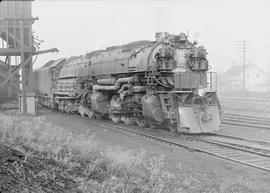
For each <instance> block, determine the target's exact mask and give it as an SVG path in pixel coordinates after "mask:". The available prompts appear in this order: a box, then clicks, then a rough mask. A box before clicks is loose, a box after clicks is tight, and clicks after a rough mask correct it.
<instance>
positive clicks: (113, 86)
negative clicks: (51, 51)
mask: <svg viewBox="0 0 270 193" xmlns="http://www.w3.org/2000/svg"><path fill="white" fill-rule="evenodd" d="M206 55H207V52H206V50H205V49H204V47H203V46H197V42H191V41H189V40H188V38H187V36H186V35H185V34H184V33H181V34H179V35H171V34H168V33H157V34H156V40H155V41H137V42H132V43H129V44H126V45H122V46H114V47H109V48H107V49H106V50H96V51H93V52H90V53H87V54H86V56H79V57H71V58H65V59H60V60H56V61H50V62H48V63H47V64H45V65H44V66H43V67H42V68H40V69H38V70H36V71H35V72H34V79H35V89H36V93H37V96H38V100H39V102H40V103H41V104H43V105H46V106H48V107H50V108H53V109H59V110H61V111H63V112H67V113H80V114H81V115H82V116H85V115H86V116H88V117H89V118H97V119H103V118H108V119H111V120H112V121H113V122H120V121H122V122H124V123H125V124H127V125H129V124H137V125H139V126H141V127H150V128H155V127H156V126H157V125H164V126H166V127H167V128H168V129H170V130H171V131H172V132H175V131H177V132H190V133H204V132H213V131H215V130H218V129H219V128H220V125H221V122H220V105H219V101H218V97H217V93H216V83H215V81H216V74H215V73H214V72H209V64H208V61H207V59H206Z"/></svg>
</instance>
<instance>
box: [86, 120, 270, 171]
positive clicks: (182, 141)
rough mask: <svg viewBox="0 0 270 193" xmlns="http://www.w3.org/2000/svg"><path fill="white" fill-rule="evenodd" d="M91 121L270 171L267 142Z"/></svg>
mask: <svg viewBox="0 0 270 193" xmlns="http://www.w3.org/2000/svg"><path fill="white" fill-rule="evenodd" d="M90 121H91V123H93V124H95V125H98V126H102V127H105V128H107V129H114V130H117V131H120V132H124V133H128V134H132V135H135V136H139V137H143V138H146V139H149V140H152V141H156V142H158V143H161V144H162V145H166V146H169V147H181V148H186V149H189V150H192V151H198V152H202V153H206V154H209V155H213V156H216V157H219V158H221V159H225V160H230V161H233V162H236V163H240V164H243V165H247V166H250V167H253V168H257V169H260V170H264V171H267V172H270V143H268V142H265V141H259V140H254V139H247V138H240V137H234V136H229V135H218V134H209V135H188V134H185V135H183V134H171V133H170V132H165V131H160V130H158V131H156V130H155V131H149V130H145V129H142V128H140V127H138V126H133V125H132V126H127V125H124V124H119V123H118V124H116V123H112V122H109V121H104V120H102V121H99V120H93V119H91V120H90Z"/></svg>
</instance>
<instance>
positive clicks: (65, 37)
mask: <svg viewBox="0 0 270 193" xmlns="http://www.w3.org/2000/svg"><path fill="white" fill-rule="evenodd" d="M32 9H33V16H34V17H39V20H38V21H36V22H35V24H34V31H35V35H37V36H39V38H40V39H42V40H44V43H42V45H41V50H43V49H48V48H53V47H56V48H58V49H59V50H60V52H59V53H58V54H46V55H40V56H38V59H37V61H36V63H35V65H34V68H37V67H40V66H41V65H43V64H44V63H45V62H47V61H48V60H50V59H57V58H61V57H68V56H73V55H82V54H85V53H86V52H89V51H91V50H95V49H104V48H105V47H108V46H113V45H121V44H125V43H128V42H131V41H137V40H154V37H155V33H156V32H162V31H166V32H169V33H172V34H179V33H180V32H187V31H189V37H190V39H191V40H193V39H194V38H195V39H197V40H198V41H199V44H200V45H204V46H205V47H206V49H207V51H208V53H209V55H208V59H209V62H210V65H211V66H212V67H213V69H214V70H217V71H221V72H222V71H224V70H226V69H227V68H229V67H230V66H231V65H233V63H234V62H235V63H236V64H241V62H242V57H241V53H240V52H237V41H238V40H244V39H246V40H251V41H252V43H251V45H250V46H249V47H250V52H248V53H247V63H248V62H249V61H251V62H252V63H253V64H255V65H256V66H258V67H260V68H261V69H263V70H265V71H268V70H269V66H270V60H269V59H270V56H269V55H270V51H269V49H270V24H269V18H270V11H269V10H270V1H267V0H265V1H264V0H257V1H255V0H254V1H248V0H247V1H244V0H234V1H233V0H216V1H215V0H205V1H203V0H190V1H188V0H179V1H176V0H169V1H165V0H164V1H163V0H158V1H142V0H139V1H138V0H137V1H136V0H130V1H123V0H122V1H114V0H107V1H105V0H104V1H97V0H95V1H86V0H81V1H80V0H76V1H75V0H73V1H72V0H62V1H52V0H47V1H46V0H35V1H34V2H33V8H32Z"/></svg>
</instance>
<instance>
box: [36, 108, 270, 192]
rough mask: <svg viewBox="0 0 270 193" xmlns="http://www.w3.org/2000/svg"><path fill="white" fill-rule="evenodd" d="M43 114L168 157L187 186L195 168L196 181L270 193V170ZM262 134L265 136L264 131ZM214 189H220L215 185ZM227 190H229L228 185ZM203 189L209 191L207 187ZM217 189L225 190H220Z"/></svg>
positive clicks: (78, 130) (229, 129)
mask: <svg viewBox="0 0 270 193" xmlns="http://www.w3.org/2000/svg"><path fill="white" fill-rule="evenodd" d="M41 115H45V116H46V117H47V119H48V120H49V121H51V122H53V123H55V124H56V125H58V126H60V127H63V128H65V129H67V130H69V131H71V132H73V133H75V134H76V133H78V134H83V133H86V132H87V133H90V134H93V135H95V137H96V138H98V139H99V140H101V141H103V142H104V143H105V144H107V145H111V146H119V147H120V148H123V149H125V150H139V151H146V152H149V153H151V154H156V155H163V156H164V157H165V159H166V166H167V167H168V170H172V171H174V172H175V171H178V170H179V172H181V174H179V175H181V176H182V177H184V178H185V180H183V181H182V182H183V183H186V184H187V186H190V185H191V184H193V185H194V184H195V185H196V182H194V181H193V182H192V183H191V182H187V181H186V179H188V178H189V176H185V172H187V173H188V172H189V171H190V170H193V173H196V174H198V176H199V177H198V178H200V179H197V180H199V181H200V180H202V181H205V183H206V184H207V183H209V184H210V186H211V185H213V186H216V185H217V184H224V186H226V184H230V186H233V185H232V184H234V183H240V184H241V186H242V185H243V184H244V185H247V186H248V187H252V188H251V189H246V190H245V188H242V189H241V188H240V189H241V190H240V189H239V191H237V189H238V187H237V188H231V189H232V190H233V191H232V192H270V183H269V182H270V173H267V172H264V171H261V170H257V169H254V168H251V167H248V166H244V165H240V164H237V163H234V162H231V161H225V160H221V159H219V158H216V157H213V156H210V155H206V154H203V153H199V152H192V151H190V150H186V149H182V148H168V147H167V146H163V145H160V144H157V143H156V142H153V141H149V140H146V139H143V138H140V137H136V136H131V135H129V134H123V133H121V132H117V131H115V130H110V129H107V128H104V127H101V126H100V127H99V126H96V125H93V124H91V122H90V121H89V120H88V119H86V118H82V117H80V116H76V115H67V114H62V113H57V112H51V111H46V110H45V111H43V112H42V113H41ZM226 128H227V129H226ZM234 131H237V128H236V127H235V126H234V128H232V127H229V126H225V127H224V129H223V130H222V133H224V134H231V135H232V134H235V133H234ZM243 132H245V129H244V128H241V129H240V130H239V131H238V132H236V133H237V135H238V136H241V133H243ZM249 135H252V131H250V133H249ZM263 135H265V133H264V134H263ZM258 136H259V135H258ZM268 136H269V135H268ZM258 138H259V137H258ZM187 170H189V171H187ZM238 186H239V185H238ZM208 188H209V186H208ZM213 189H214V190H217V189H216V188H214V187H213ZM229 189H230V188H229ZM226 190H228V188H227V189H226ZM204 192H209V191H208V190H204ZM214 192H223V191H222V190H221V189H220V190H219V191H214Z"/></svg>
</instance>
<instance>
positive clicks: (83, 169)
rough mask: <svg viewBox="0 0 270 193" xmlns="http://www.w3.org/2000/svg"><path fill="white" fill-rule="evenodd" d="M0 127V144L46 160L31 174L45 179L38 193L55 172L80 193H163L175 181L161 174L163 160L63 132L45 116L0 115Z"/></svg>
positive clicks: (87, 136) (17, 170)
mask: <svg viewBox="0 0 270 193" xmlns="http://www.w3.org/2000/svg"><path fill="white" fill-rule="evenodd" d="M0 123H1V126H0V143H1V144H5V145H6V146H9V147H11V148H13V149H16V150H19V151H20V152H22V153H23V154H24V156H25V158H24V160H27V158H31V157H35V158H41V159H43V160H46V161H45V163H44V165H45V166H49V167H45V168H44V169H43V170H37V171H35V170H33V171H32V172H33V173H34V174H33V175H32V177H31V178H35V177H36V178H40V177H42V179H43V182H41V183H40V184H36V187H39V189H40V190H44V189H42V187H43V184H44V181H46V180H47V181H49V180H55V178H56V176H57V175H59V173H60V176H65V177H66V178H67V179H70V180H72V181H74V182H75V184H76V187H77V191H81V192H157V193H158V192H166V190H167V189H168V188H169V187H170V182H171V180H172V179H173V177H174V176H173V175H172V174H170V173H169V172H167V171H165V170H162V167H163V164H164V161H163V158H162V157H157V156H149V155H147V154H146V153H145V152H133V151H123V150H121V149H120V148H117V147H115V148H114V147H107V146H105V145H103V144H102V143H100V142H99V141H97V140H96V139H94V137H93V136H91V135H74V134H72V133H68V132H65V131H64V130H63V129H62V128H59V127H56V126H55V125H53V124H51V123H50V122H48V121H47V120H46V118H45V117H31V116H20V115H16V116H8V115H3V114H1V115H0ZM47 162H51V163H49V164H48V163H47ZM52 163H53V164H52ZM16 164H17V165H16V169H15V172H16V173H18V174H21V173H20V172H21V171H23V170H24V169H23V168H22V167H23V165H22V164H20V163H19V162H16ZM32 181H33V179H32Z"/></svg>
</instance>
